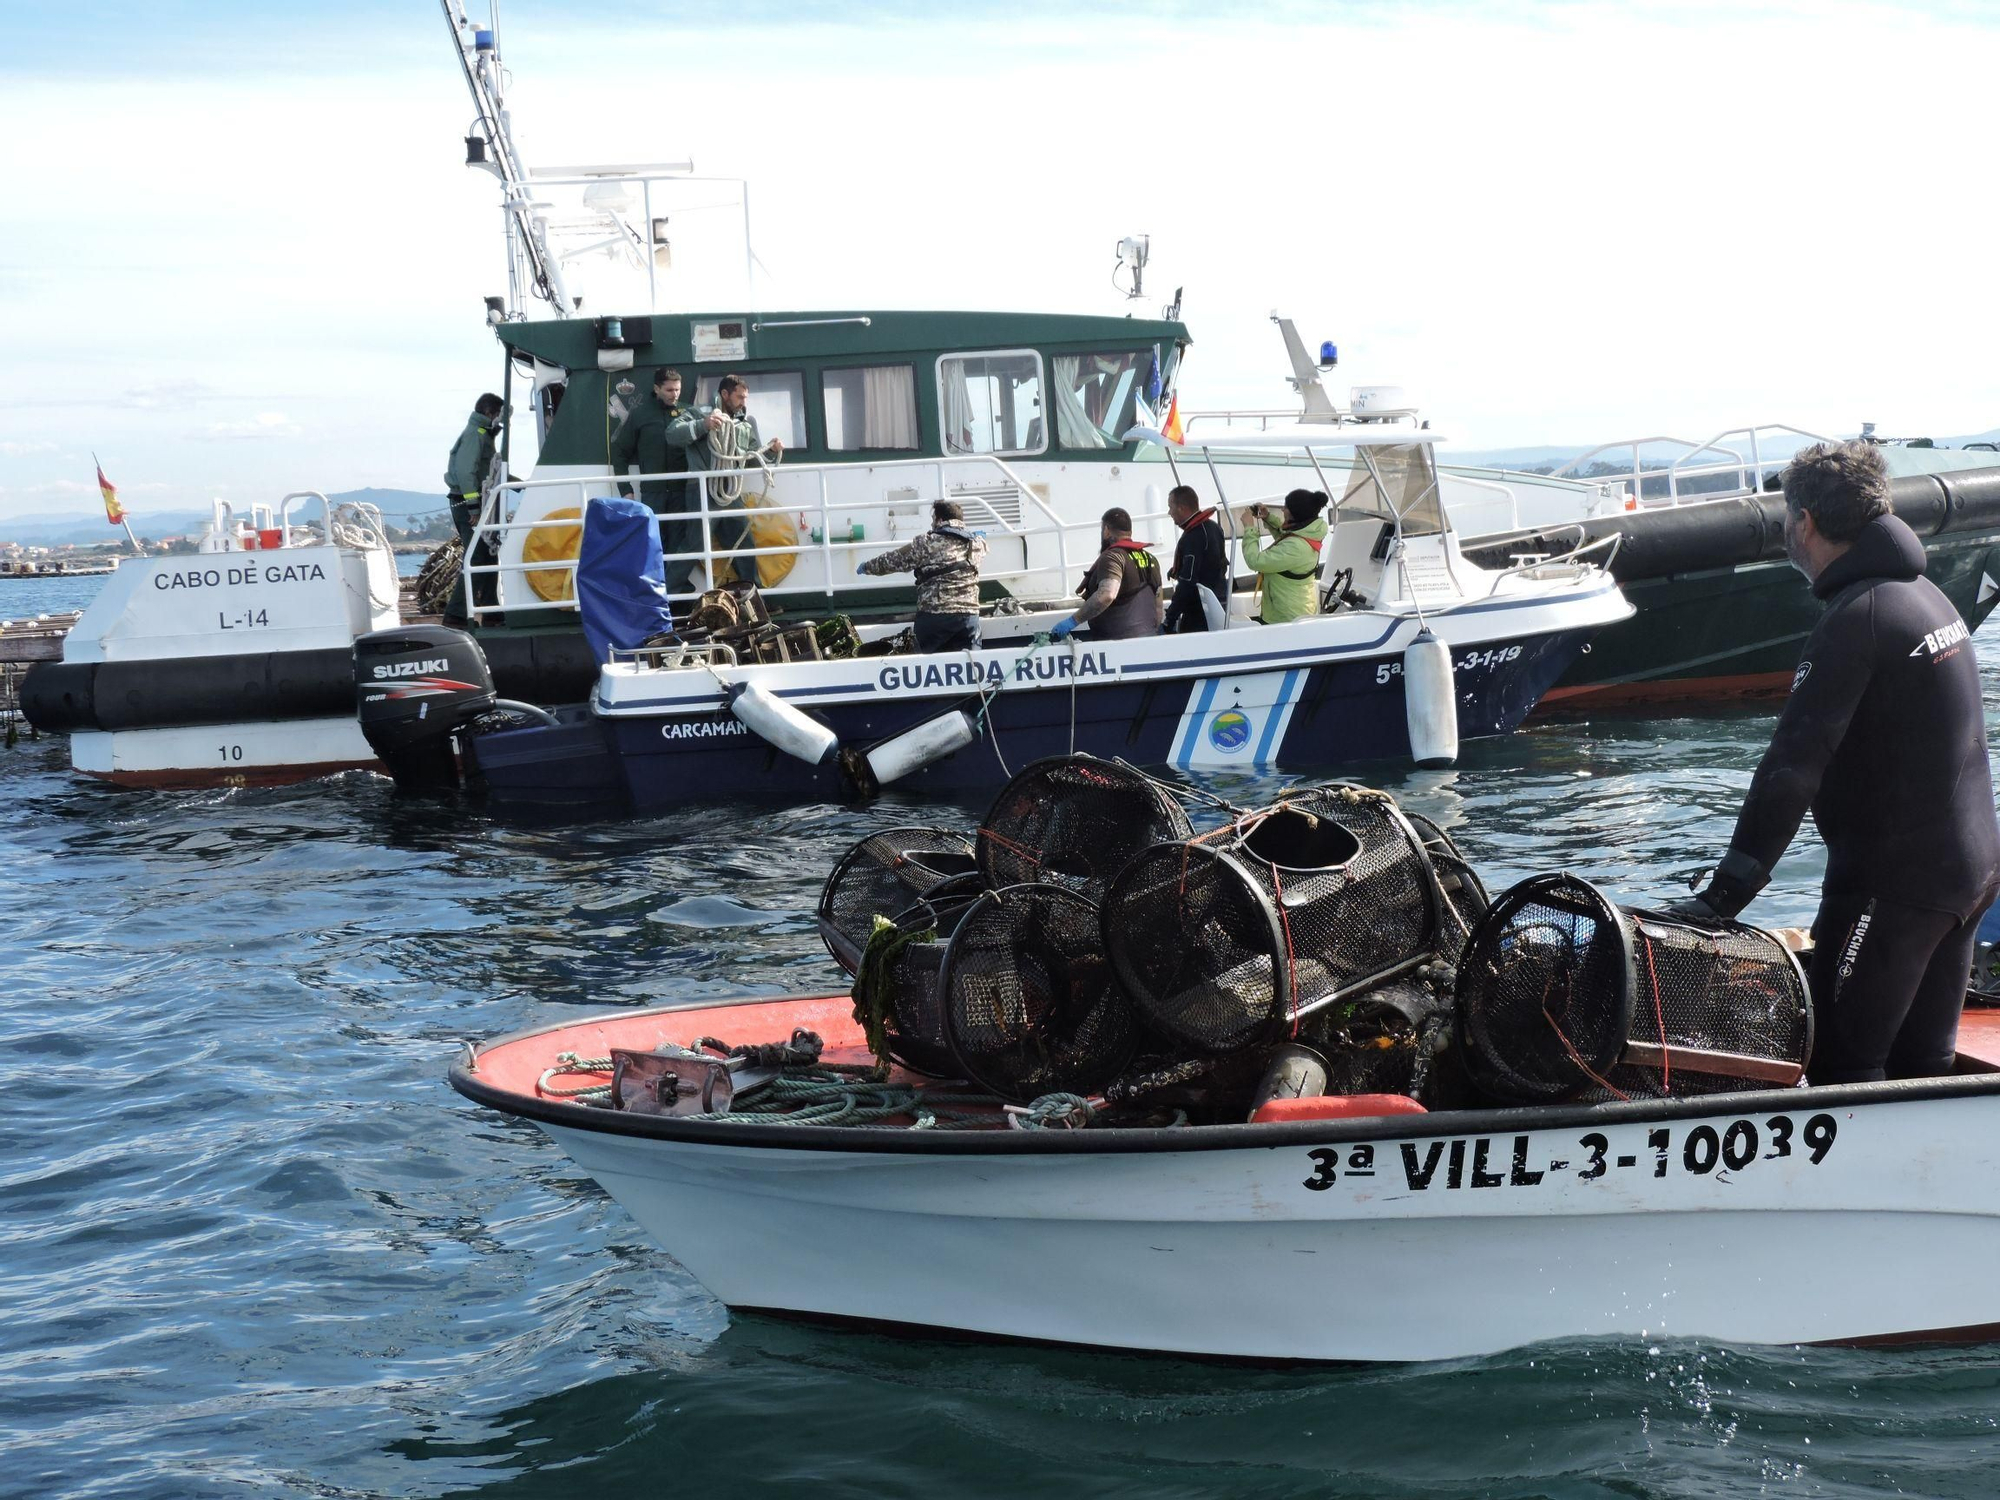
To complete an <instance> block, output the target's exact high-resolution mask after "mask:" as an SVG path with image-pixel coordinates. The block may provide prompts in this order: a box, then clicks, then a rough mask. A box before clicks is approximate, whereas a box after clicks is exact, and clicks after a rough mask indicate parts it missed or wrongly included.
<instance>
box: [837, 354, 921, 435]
mask: <svg viewBox="0 0 2000 1500" xmlns="http://www.w3.org/2000/svg"><path fill="white" fill-rule="evenodd" d="M820 387H821V400H822V401H823V402H824V409H825V412H826V445H827V447H829V448H831V449H832V450H833V451H834V452H836V453H847V452H852V451H853V450H855V449H857V448H915V447H916V446H917V371H916V367H915V366H914V365H858V366H855V367H854V368H852V369H845V370H827V371H824V372H822V374H821V375H820Z"/></svg>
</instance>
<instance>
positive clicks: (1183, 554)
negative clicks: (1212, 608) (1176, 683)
mask: <svg viewBox="0 0 2000 1500" xmlns="http://www.w3.org/2000/svg"><path fill="white" fill-rule="evenodd" d="M1228 558H1229V544H1228V543H1227V542H1225V541H1224V540H1223V538H1222V527H1221V526H1219V525H1217V524H1216V520H1215V512H1214V511H1213V510H1205V511H1202V512H1201V513H1200V514H1199V515H1197V516H1195V517H1194V518H1193V519H1192V520H1191V521H1190V522H1189V523H1188V525H1187V527H1186V528H1185V529H1184V530H1183V531H1182V532H1181V539H1180V540H1179V541H1178V542H1176V543H1175V544H1174V597H1173V598H1172V599H1171V600H1169V601H1168V603H1167V616H1166V619H1165V620H1163V621H1162V622H1161V624H1160V629H1161V630H1162V631H1164V632H1165V633H1166V634H1168V635H1182V634H1186V633H1187V632H1189V631H1195V630H1207V629H1208V612H1207V611H1206V610H1205V609H1203V608H1202V603H1201V590H1202V589H1204V588H1206V589H1208V590H1209V591H1210V592H1211V593H1213V594H1214V595H1215V597H1216V601H1217V602H1218V603H1222V604H1226V603H1227V602H1228V600H1229V563H1228Z"/></svg>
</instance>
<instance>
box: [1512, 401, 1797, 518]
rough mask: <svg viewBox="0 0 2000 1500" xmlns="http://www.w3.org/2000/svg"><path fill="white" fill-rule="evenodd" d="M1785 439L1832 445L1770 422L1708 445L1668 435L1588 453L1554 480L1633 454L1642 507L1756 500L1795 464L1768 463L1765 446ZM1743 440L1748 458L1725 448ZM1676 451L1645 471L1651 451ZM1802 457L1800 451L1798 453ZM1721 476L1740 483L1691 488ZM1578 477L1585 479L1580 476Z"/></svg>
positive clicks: (1636, 495)
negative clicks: (1604, 457) (1611, 456)
mask: <svg viewBox="0 0 2000 1500" xmlns="http://www.w3.org/2000/svg"><path fill="white" fill-rule="evenodd" d="M1780 435H1783V436H1787V437H1793V438H1803V439H1804V440H1805V441H1806V442H1808V443H1823V442H1827V441H1830V440H1829V439H1828V438H1826V437H1824V436H1822V435H1821V434H1819V433H1816V432H1808V431H1807V430H1806V429H1805V428H1803V427H1792V426H1789V425H1787V424H1786V423H1783V422H1765V423H1761V424H1759V425H1757V426H1754V427H1731V428H1728V429H1727V430H1725V431H1722V432H1718V433H1717V434H1716V435H1715V436H1714V437H1712V438H1710V439H1709V440H1708V441H1707V442H1705V443H1696V442H1691V441H1689V440H1688V439H1687V438H1677V437H1672V436H1668V435H1666V434H1659V435H1656V436H1653V437H1643V438H1625V439H1621V440H1619V441H1617V442H1613V443H1600V444H1599V445H1598V446H1597V447H1595V448H1592V449H1591V450H1590V451H1589V452H1588V453H1583V454H1579V455H1578V456H1577V457H1575V458H1573V459H1571V460H1570V461H1569V462H1568V463H1566V464H1563V465H1562V466H1561V467H1560V468H1558V469H1556V470H1555V471H1554V472H1553V473H1552V475H1551V476H1550V477H1551V478H1561V477H1563V476H1565V475H1568V474H1570V472H1571V471H1572V470H1580V469H1581V468H1582V467H1583V466H1584V465H1586V464H1588V463H1590V462H1591V461H1592V460H1593V459H1596V458H1597V457H1598V456H1599V455H1600V454H1605V453H1623V452H1629V453H1630V454H1631V457H1632V465H1631V479H1630V482H1631V486H1632V489H1631V499H1632V501H1633V502H1635V503H1636V504H1638V505H1642V506H1643V505H1647V504H1649V503H1652V504H1667V505H1679V504H1681V503H1682V502H1683V501H1687V500H1715V499H1721V498H1724V497H1727V496H1732V495H1747V494H1753V493H1755V492H1757V491H1759V490H1761V489H1763V487H1764V482H1765V480H1766V479H1768V478H1769V477H1771V476H1772V475H1774V474H1776V473H1779V472H1780V471H1782V470H1783V468H1784V466H1785V465H1786V464H1787V463H1789V462H1790V461H1791V453H1789V452H1788V453H1786V454H1785V455H1784V457H1783V458H1767V457H1766V456H1765V452H1764V445H1765V443H1766V441H1767V440H1768V439H1772V438H1777V437H1779V436H1780ZM1736 439H1742V440H1744V446H1745V447H1747V448H1748V450H1749V455H1748V457H1745V455H1744V454H1743V453H1742V452H1741V451H1739V450H1738V449H1737V448H1731V447H1725V446H1723V445H1724V443H1725V442H1728V441H1732V440H1736ZM1659 447H1671V448H1678V449H1680V450H1682V451H1681V453H1680V454H1679V456H1678V457H1676V458H1675V459H1673V460H1672V461H1671V462H1670V463H1666V464H1660V463H1658V462H1657V461H1656V462H1655V465H1654V466H1653V467H1652V468H1647V467H1646V466H1645V459H1644V457H1643V450H1645V449H1647V448H1659ZM1794 451H1796V449H1794ZM1704 454H1713V455H1716V457H1715V459H1713V460H1712V461H1710V462H1707V463H1697V462H1696V460H1697V459H1700V458H1701V457H1702V456H1703V455H1704ZM1718 475H1734V476H1735V478H1736V483H1735V485H1734V486H1733V487H1731V488H1726V489H1700V490H1693V491H1687V490H1686V489H1685V487H1686V486H1687V485H1688V484H1689V483H1690V482H1692V481H1695V480H1700V479H1709V478H1714V477H1716V476H1718ZM1573 477H1577V478H1581V477H1582V475H1581V474H1580V473H1579V474H1577V475H1575V476H1573ZM1648 480H1652V481H1654V484H1653V493H1652V494H1650V495H1649V494H1647V492H1646V482H1647V481H1648Z"/></svg>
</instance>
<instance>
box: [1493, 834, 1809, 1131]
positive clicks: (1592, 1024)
mask: <svg viewBox="0 0 2000 1500" xmlns="http://www.w3.org/2000/svg"><path fill="white" fill-rule="evenodd" d="M1457 999H1458V1009H1459V1026H1460V1034H1461V1037H1462V1040H1463V1043H1464V1045H1463V1049H1462V1050H1463V1054H1464V1061H1465V1065H1466V1068H1467V1070H1468V1072H1469V1073H1470V1074H1471V1077H1472V1080H1473V1082H1474V1084H1475V1085H1476V1086H1477V1087H1478V1089H1479V1090H1480V1092H1481V1093H1482V1094H1484V1095H1486V1096H1487V1097H1488V1098H1491V1099H1493V1100H1496V1101H1498V1102H1501V1103H1507V1104H1540V1103H1550V1102H1554V1101H1556V1100H1574V1099H1590V1098H1595V1099H1607V1098H1634V1097H1663V1096H1667V1095H1693V1094H1713V1093H1726V1092H1729V1091H1732V1090H1738V1089H1752V1088H1770V1087H1773V1086H1780V1087H1782V1086H1788V1085H1790V1084H1794V1083H1797V1082H1798V1081H1799V1080H1800V1078H1802V1077H1803V1076H1804V1074H1805V1060H1806V1058H1807V1057H1808V1056H1809V1055H1810V1053H1811V1050H1812V1010H1811V1006H1810V1003H1809V1000H1808V993H1807V989H1806V980H1805V974H1804V972H1803V971H1802V970H1801V969H1800V968H1799V964H1798V960H1797V959H1796V958H1794V957H1793V956H1792V954H1791V953H1790V952H1789V951H1788V950H1787V949H1786V948H1785V946H1784V944H1783V943H1781V942H1779V941H1778V940H1777V939H1776V938H1774V937H1772V936H1771V935H1770V934H1769V933H1766V932H1761V931H1759V930H1758V929H1756V928H1754V927H1745V926H1742V925H1741V924H1739V923H1735V922H1721V921H1718V922H1714V923H1695V922H1689V921H1684V920H1682V919H1680V918H1677V917H1667V916H1663V915H1661V914H1659V913H1657V912H1649V911H1643V910H1637V909H1625V908H1620V907H1618V906H1615V905H1613V904H1612V902H1611V901H1610V900H1609V899H1608V898H1607V897H1606V896H1605V895H1604V893H1603V892H1602V891H1600V890H1599V889H1598V888H1597V887H1596V886H1594V885H1592V884H1591V883H1590V882H1588V881H1586V880H1582V879H1579V878H1578V877H1577V876H1574V875H1569V874H1554V875H1537V876H1535V877H1533V878H1532V879H1529V880H1525V881H1522V882H1521V883H1520V884H1519V885H1516V886H1514V887H1513V888H1512V889H1511V890H1509V891H1507V892H1505V893H1504V894H1502V895H1501V896H1500V898H1499V899H1498V900H1497V901H1495V902H1494V903H1493V905H1492V907H1491V909H1490V910H1488V912H1487V913H1486V915H1485V917H1484V918H1483V919H1482V920H1481V921H1480V923H1479V926H1478V927H1477V928H1476V929H1475V930H1474V932H1473V934H1472V937H1471V939H1470V940H1469V941H1468V943H1467V944H1466V950H1465V954H1464V956H1463V958H1462V959H1461V961H1460V964H1459V969H1458V981H1457Z"/></svg>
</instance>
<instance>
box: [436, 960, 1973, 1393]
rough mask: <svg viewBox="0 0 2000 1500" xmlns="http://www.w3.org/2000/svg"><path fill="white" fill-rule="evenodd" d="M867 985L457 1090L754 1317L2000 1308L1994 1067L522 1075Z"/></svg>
mask: <svg viewBox="0 0 2000 1500" xmlns="http://www.w3.org/2000/svg"><path fill="white" fill-rule="evenodd" d="M845 1004H846V1002H845V1001H844V1000H822V1001H787V1002H769V1001H764V1002H755V1003H752V1004H749V1005H746V1006H743V1007H741V1008H740V1009H739V1008H708V1009H704V1010H701V1011H698V1012H682V1013H674V1012H650V1013H640V1014H638V1015H633V1014H631V1013H627V1014H626V1015H624V1016H621V1017H617V1018H606V1019H605V1020H604V1021H603V1022H602V1023H598V1024H595V1025H594V1024H593V1023H584V1024H582V1025H572V1026H566V1027H561V1028H554V1029H552V1030H550V1031H548V1032H544V1033H530V1034H525V1035H524V1036H522V1037H518V1038H509V1039H505V1040H503V1041H501V1042H498V1043H496V1044H494V1046H493V1047H491V1048H489V1049H486V1050H485V1051H483V1052H481V1053H480V1054H479V1055H478V1057H477V1059H476V1060H475V1061H474V1062H473V1063H472V1064H471V1065H470V1066H462V1067H461V1068H459V1069H457V1070H455V1071H454V1074H453V1083H454V1085H455V1086H456V1087H458V1088H459V1089H460V1091H461V1092H463V1093H465V1094H467V1095H468V1096H469V1097H471V1098H473V1099H475V1100H478V1101H479V1102H482V1103H486V1104H491V1105H494V1106H496V1107H498V1108H500V1109H503V1110H506V1111H507V1112H509V1113H513V1114H517V1115H522V1116H525V1117H527V1118H530V1119H533V1120H534V1121H535V1122H536V1123H537V1124H538V1125H539V1126H540V1127H541V1128H542V1129H544V1130H545V1131H546V1132H547V1133H548V1134H549V1135H550V1136H551V1137H552V1138H553V1139H554V1140H555V1141H556V1142H557V1144H559V1145H560V1146H561V1147H562V1148H563V1149H564V1150H565V1151H566V1152H568V1153H569V1154H570V1155H571V1156H572V1157H573V1158H574V1159H575V1160H576V1162H577V1164H578V1165H579V1166H580V1167H582V1168H583V1170H584V1171H586V1172H588V1173H589V1174H590V1175H591V1176H592V1177H593V1178H595V1179H596V1180H597V1181H598V1182H599V1183H601V1184H602V1185H603V1186H604V1188H605V1189H606V1190H607V1191H608V1192H609V1193H610V1194H611V1195H612V1196H613V1197H614V1198H616V1199H617V1200H618V1202H619V1203H620V1204H622V1205H623V1206H624V1207H625V1208H626V1209H627V1210H628V1211H629V1212H630V1213H631V1214H632V1216H633V1218H634V1219H635V1220H636V1221H637V1222H638V1223H639V1224H640V1225H641V1226H642V1227H643V1228H644V1229H645V1230H646V1231H647V1232H648V1233H649V1234H650V1235H652V1237H653V1238H654V1239H656V1240H657V1241H658V1242H659V1243H660V1244H661V1245H662V1246H663V1247H664V1248H665V1249H666V1250H667V1251H668V1252H669V1253H670V1254H672V1255H673V1256H674V1258H675V1259H676V1260H678V1261H679V1262H680V1263H681V1264H682V1265H683V1266H685V1267H686V1268H687V1270H688V1271H689V1272H690V1273H691V1274H692V1275H693V1276H694V1277H695V1278H696V1279H697V1280H699V1281H700V1282H701V1283H702V1284H703V1285H704V1286H706V1287H707V1288H708V1289H709V1290H710V1291H711V1292H713V1293H714V1294H715V1296H716V1297H718V1298H719V1299H720V1300H721V1301H723V1302H724V1303H726V1304H728V1305H730V1306H732V1307H737V1308H758V1309H769V1310H775V1311H781V1312H785V1313H792V1314H801V1315H808V1316H813V1317H830V1318H845V1319H860V1320H866V1321H869V1322H877V1323H899V1324H909V1325H915V1326H921V1327H931V1328H943V1329H952V1330H958V1331H963V1332H970V1333H978V1334H986V1335H997V1336H1002V1337H1007V1338H1018V1339H1032V1340H1040V1341H1052V1342H1059V1343H1069V1344H1082V1345H1091V1346H1096V1347H1104V1348H1117V1349H1130V1350H1149V1351H1158V1352H1168V1353H1176V1354H1197V1355H1213V1356H1229V1357H1238V1358H1248V1359H1270V1360H1294V1359H1299V1360H1424V1359H1446V1358H1456V1357H1463V1356H1471V1355H1480V1354H1487V1353H1491V1352H1494V1351H1497V1350H1501V1349H1507V1348H1512V1347H1516V1346H1519V1345H1522V1344H1529V1343H1534V1342H1538V1341H1541V1340H1546V1339H1557V1338H1575V1337H1618V1338H1626V1337H1662V1336H1673V1337H1712V1338H1718V1339H1727V1340H1731V1341H1736V1342H1751V1343H1798V1342H1868V1341H1880V1340H1893V1339H1909V1340H1918V1339H1942V1338H1950V1337H1988V1336H1992V1335H1993V1334H1994V1332H1995V1331H1996V1327H2000V1284H1987V1283H1984V1282H1982V1281H1981V1280H1980V1278H1978V1277H1976V1276H1971V1277H1969V1276H1967V1275H1966V1274H1965V1272H1966V1270H1967V1268H1968V1267H1971V1266H1979V1265H1983V1264H1985V1263H1987V1260H1988V1258H1990V1257H1991V1256H1993V1255H1994V1254H1996V1253H2000V1173H1996V1172H1995V1170H1994V1167H1995V1163H1994V1161H1993V1160H1992V1149H1991V1147H1990V1146H1989V1145H1988V1144H1987V1143H1988V1142H1989V1141H1990V1140H1991V1139H1992V1134H1993V1132H1992V1123H1993V1119H1994V1116H1995V1113H1996V1111H2000V1076H1996V1075H1993V1074H1990V1073H1988V1074H1981V1075H1976V1076H1963V1077H1957V1078H1950V1079H1937V1080H1918V1081H1908V1082H1901V1083H1888V1084H1866V1085H1848V1086H1843V1087H1836V1088H1821V1089H1814V1088H1803V1089H1789V1090H1770V1091H1763V1092H1759V1093H1755V1094H1737V1095H1730V1096H1714V1097H1709V1098H1701V1099H1677V1100H1668V1101H1653V1102H1637V1101H1635V1102H1633V1103H1629V1104H1611V1105H1601V1106H1594V1107H1583V1106H1563V1107H1556V1108H1545V1109H1534V1110H1506V1111H1480V1112H1469V1111H1468V1112H1458V1113H1452V1114H1433V1115H1417V1116H1408V1115H1405V1116H1396V1117H1394V1118H1390V1119H1373V1120H1358V1121H1342V1122H1321V1123H1293V1124H1270V1125H1233V1126H1211V1127H1203V1128H1197V1129H1183V1130H1112V1131H1081V1132H1069V1131H1042V1132H1024V1131H1000V1132H990V1131H987V1132H973V1131H926V1132H915V1131H897V1130H854V1129H848V1130H842V1129H838V1128H831V1127H821V1126H771V1125H763V1126H758V1125H731V1124H728V1123H726V1122H725V1123H710V1122H702V1121H691V1120H675V1119H661V1118H658V1117H647V1116H632V1115H625V1114H622V1113H617V1112H612V1111H606V1110H593V1109H587V1108H584V1107H581V1106H578V1105H575V1104H571V1103H568V1102H565V1101H560V1100H552V1099H542V1098H536V1097H533V1091H532V1085H529V1087H528V1088H526V1089H524V1088H523V1087H522V1086H521V1084H522V1082H523V1081H524V1080H531V1079H533V1078H534V1077H535V1076H536V1075H535V1073H534V1071H532V1070H533V1069H534V1068H536V1067H541V1066H546V1065H547V1063H548V1062H549V1061H551V1060H553V1057H554V1054H555V1052H556V1051H557V1050H561V1049H563V1048H574V1049H576V1050H580V1051H583V1052H585V1053H586V1054H588V1053H593V1052H599V1051H601V1050H602V1048H603V1047H604V1046H605V1045H607V1044H613V1045H640V1046H643V1045H651V1044H652V1042H653V1041H654V1040H657V1039H663V1038H666V1037H668V1036H674V1037H679V1038H681V1039H682V1040H687V1039H690V1038H691V1036H692V1035H693V1034H694V1033H695V1032H696V1031H721V1032H723V1034H725V1035H727V1036H729V1037H731V1038H733V1039H742V1040H755V1039H758V1038H760V1037H762V1036H763V1035H764V1033H765V1032H767V1031H769V1032H772V1033H773V1034H781V1033H780V1032H779V1031H778V1030H777V1028H780V1027H782V1026H785V1025H789V1024H792V1023H793V1022H800V1023H805V1022H810V1023H813V1024H815V1025H817V1026H818V1027H819V1028H820V1029H822V1031H824V1032H825V1033H827V1034H828V1040H829V1043H830V1044H831V1043H835V1042H840V1041H851V1040H852V1038H851V1037H849V1036H847V1035H846V1033H845V1032H843V1031H842V1030H841V1029H840V1027H839V1025H838V1024H837V1022H838V1020H839V1019H840V1018H839V1017H836V1016H835V1014H834V1011H835V1009H836V1008H841V1009H844V1008H845ZM732 1009H733V1010H734V1011H735V1014H734V1015H733V1016H732V1015H731V1014H730V1011H731V1010H732ZM614 1031H615V1032H616V1033H617V1035H613V1034H612V1033H613V1032H614ZM683 1033H685V1034H686V1035H685V1036H684V1035H683Z"/></svg>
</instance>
